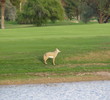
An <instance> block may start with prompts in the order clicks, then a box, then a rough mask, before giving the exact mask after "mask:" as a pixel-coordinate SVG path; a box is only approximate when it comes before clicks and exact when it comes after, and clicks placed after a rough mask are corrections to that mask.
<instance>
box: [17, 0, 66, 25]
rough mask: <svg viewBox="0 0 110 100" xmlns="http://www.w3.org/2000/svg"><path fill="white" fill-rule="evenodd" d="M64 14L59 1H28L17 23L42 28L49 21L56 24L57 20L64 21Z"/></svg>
mask: <svg viewBox="0 0 110 100" xmlns="http://www.w3.org/2000/svg"><path fill="white" fill-rule="evenodd" d="M63 14H64V12H63V7H62V6H61V3H60V2H59V0H48V1H46V0H32V1H31V0H27V2H26V3H25V4H24V7H23V10H22V12H20V13H19V15H18V18H17V21H18V23H25V24H36V25H37V26H41V25H42V24H43V23H46V22H47V21H48V20H51V21H53V22H55V20H61V19H63Z"/></svg>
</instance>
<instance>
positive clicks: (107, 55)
mask: <svg viewBox="0 0 110 100" xmlns="http://www.w3.org/2000/svg"><path fill="white" fill-rule="evenodd" d="M65 60H66V61H72V60H77V61H107V60H110V51H98V52H89V53H86V54H82V55H79V56H75V57H67V58H66V59H65Z"/></svg>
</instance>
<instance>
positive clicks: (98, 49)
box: [0, 24, 110, 79]
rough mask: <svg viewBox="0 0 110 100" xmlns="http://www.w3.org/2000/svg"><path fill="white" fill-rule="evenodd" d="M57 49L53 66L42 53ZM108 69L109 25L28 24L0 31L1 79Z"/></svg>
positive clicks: (109, 67)
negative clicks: (33, 25) (40, 25)
mask: <svg viewBox="0 0 110 100" xmlns="http://www.w3.org/2000/svg"><path fill="white" fill-rule="evenodd" d="M55 48H59V50H61V53H60V54H59V55H58V57H57V58H56V65H55V66H53V65H52V61H51V59H49V60H48V65H44V63H43V59H42V56H43V54H44V53H45V52H48V51H54V50H55ZM93 71H110V24H87V25H65V26H47V27H28V28H14V29H5V30H0V79H3V75H4V76H5V77H4V78H6V76H7V78H8V75H12V76H20V77H23V76H26V73H39V72H40V73H41V72H47V73H51V72H52V73H70V72H73V73H76V72H78V73H80V72H93Z"/></svg>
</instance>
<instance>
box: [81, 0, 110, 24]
mask: <svg viewBox="0 0 110 100" xmlns="http://www.w3.org/2000/svg"><path fill="white" fill-rule="evenodd" d="M83 3H86V4H87V5H88V6H90V7H91V8H92V9H93V10H94V14H93V16H94V15H95V16H96V18H97V20H98V22H99V23H106V22H108V20H109V18H110V0H83Z"/></svg>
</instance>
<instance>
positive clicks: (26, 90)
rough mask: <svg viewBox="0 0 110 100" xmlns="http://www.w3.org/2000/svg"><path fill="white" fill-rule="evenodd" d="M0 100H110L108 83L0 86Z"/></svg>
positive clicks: (109, 84)
mask: <svg viewBox="0 0 110 100" xmlns="http://www.w3.org/2000/svg"><path fill="white" fill-rule="evenodd" d="M0 100H110V81H90V82H72V83H54V84H31V85H0Z"/></svg>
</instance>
